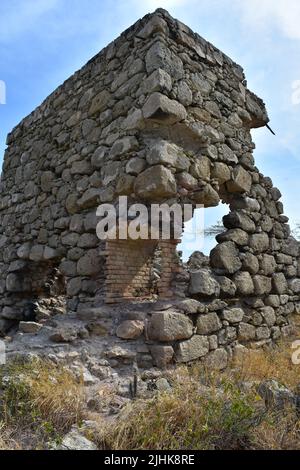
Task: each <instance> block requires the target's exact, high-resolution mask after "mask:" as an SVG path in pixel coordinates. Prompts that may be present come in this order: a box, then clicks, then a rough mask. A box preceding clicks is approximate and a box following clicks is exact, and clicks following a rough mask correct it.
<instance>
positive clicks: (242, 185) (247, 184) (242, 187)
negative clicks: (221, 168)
mask: <svg viewBox="0 0 300 470" xmlns="http://www.w3.org/2000/svg"><path fill="white" fill-rule="evenodd" d="M251 184H252V180H251V176H250V174H249V173H248V172H247V171H246V170H245V169H244V168H243V167H242V166H237V167H236V168H234V169H233V172H232V180H230V181H228V182H227V188H228V190H229V191H230V192H232V193H244V192H248V191H249V190H250V188H251Z"/></svg>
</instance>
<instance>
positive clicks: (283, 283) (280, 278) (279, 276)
mask: <svg viewBox="0 0 300 470" xmlns="http://www.w3.org/2000/svg"><path fill="white" fill-rule="evenodd" d="M272 283H273V290H274V292H275V293H276V294H279V295H282V294H285V293H286V292H287V290H288V283H287V280H286V278H285V275H284V274H283V273H275V274H273V276H272Z"/></svg>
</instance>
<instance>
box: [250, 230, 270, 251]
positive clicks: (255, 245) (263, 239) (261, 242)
mask: <svg viewBox="0 0 300 470" xmlns="http://www.w3.org/2000/svg"><path fill="white" fill-rule="evenodd" d="M249 245H250V247H251V248H252V249H253V251H254V253H262V252H263V251H266V250H268V249H269V245H270V242H269V237H268V235H267V234H266V233H255V234H253V235H251V236H250V241H249Z"/></svg>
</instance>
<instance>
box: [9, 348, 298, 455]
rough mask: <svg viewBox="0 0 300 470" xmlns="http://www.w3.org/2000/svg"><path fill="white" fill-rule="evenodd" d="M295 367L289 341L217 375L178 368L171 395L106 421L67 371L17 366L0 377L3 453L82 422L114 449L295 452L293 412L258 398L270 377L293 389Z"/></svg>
mask: <svg viewBox="0 0 300 470" xmlns="http://www.w3.org/2000/svg"><path fill="white" fill-rule="evenodd" d="M299 367H300V366H296V365H293V364H292V362H291V349H290V342H286V343H282V344H280V345H278V346H277V347H276V348H274V349H272V350H269V351H251V352H250V353H249V354H247V355H245V356H242V357H241V358H240V359H239V360H236V361H235V362H234V363H232V364H231V367H230V368H228V370H226V371H224V372H222V373H219V372H218V373H217V372H212V371H210V370H207V369H205V368H203V367H202V366H201V365H200V364H198V363H195V364H194V365H192V366H186V367H185V366H182V367H179V368H177V369H176V371H173V372H169V373H167V374H166V375H165V376H166V378H167V379H168V381H169V383H170V384H171V385H172V388H171V389H170V390H168V391H165V392H158V391H157V392H155V394H154V395H153V396H152V397H151V398H138V399H135V400H134V401H131V402H129V403H128V404H127V405H126V406H125V407H124V408H123V409H122V411H121V413H120V414H119V415H118V416H117V417H116V418H114V419H112V420H111V419H110V420H109V421H105V420H103V417H101V416H100V415H97V416H96V415H95V414H94V415H91V413H90V412H87V411H86V407H85V402H84V396H83V387H82V385H81V384H80V383H78V380H76V379H75V378H74V377H73V375H72V374H71V373H70V372H69V371H68V370H66V369H64V368H62V367H58V366H56V365H54V364H52V363H51V362H49V361H41V360H33V361H29V362H28V361H27V362H22V361H17V362H14V363H13V364H11V365H9V366H7V367H5V368H4V369H3V370H2V374H1V384H2V385H1V388H2V395H1V404H0V413H1V414H0V419H1V423H2V424H1V427H0V436H1V438H0V449H8V448H10V449H18V448H22V447H23V448H47V445H48V443H49V441H51V442H53V441H56V442H58V443H59V442H60V440H61V438H62V436H63V435H64V434H65V433H66V432H68V430H69V429H70V428H71V426H72V425H73V424H77V425H78V426H80V423H81V421H82V420H85V419H93V420H96V421H98V424H99V426H98V427H97V426H96V427H95V429H96V431H95V432H91V431H89V432H88V433H85V435H86V437H88V438H89V439H91V440H93V441H94V442H96V443H97V444H98V446H99V448H108V449H112V450H116V449H127V450H134V449H171V450H179V449H187V450H188V449H192V450H197V449H198V450H206V449H271V450H275V449H300V419H299V416H298V414H297V412H296V411H295V408H294V407H289V406H286V407H285V408H284V409H276V408H266V407H265V404H264V400H263V399H262V398H261V397H260V396H259V395H258V393H257V386H258V384H259V383H261V381H262V380H265V379H270V378H272V379H275V380H277V381H278V382H279V383H281V384H283V385H285V386H287V387H289V389H290V390H292V391H296V390H297V387H298V384H299ZM103 390H104V389H103ZM109 394H110V395H109V396H110V398H111V391H110V392H109ZM100 395H101V394H100ZM101 396H102V395H101ZM105 400H107V397H106V396H105V394H104V396H103V401H104V402H105ZM26 433H27V434H28V442H27V441H26ZM24 435H25V438H24ZM29 442H30V444H29Z"/></svg>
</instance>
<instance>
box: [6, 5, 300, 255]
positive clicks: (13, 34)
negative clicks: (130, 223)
mask: <svg viewBox="0 0 300 470" xmlns="http://www.w3.org/2000/svg"><path fill="white" fill-rule="evenodd" d="M158 7H163V8H166V9H168V10H169V12H170V13H171V14H172V15H173V16H175V17H176V18H178V19H180V20H181V21H183V22H184V23H186V24H188V25H189V26H190V27H191V28H192V29H193V30H194V31H197V32H198V33H199V34H200V35H202V36H203V37H205V38H206V39H208V40H209V41H210V42H212V43H213V44H214V45H216V46H217V47H219V48H220V49H221V50H222V51H224V52H225V53H226V54H228V55H229V56H230V57H231V58H233V59H234V60H235V61H236V62H238V63H239V64H241V65H242V66H243V67H244V69H245V73H246V77H247V79H248V86H249V88H250V89H251V90H252V91H254V92H256V93H257V94H258V95H259V96H261V97H262V98H263V99H264V100H265V102H266V104H267V108H268V111H269V115H270V118H271V127H272V128H273V129H274V130H275V132H276V137H274V136H273V135H272V134H271V133H269V132H268V130H266V129H260V130H257V131H255V132H253V137H254V140H255V142H256V144H257V149H256V151H255V159H256V164H257V166H258V167H259V168H260V170H261V172H262V173H264V174H265V175H268V176H271V177H272V179H273V182H274V184H275V185H277V186H278V187H279V188H280V190H281V191H282V193H283V203H284V205H285V213H286V215H287V216H289V217H290V221H291V226H292V227H293V226H294V225H295V223H296V222H297V221H299V222H300V213H299V211H298V203H299V201H300V184H299V182H300V178H299V175H300V138H299V129H300V27H299V25H300V2H299V0H247V1H246V0H144V1H143V2H141V1H140V0H114V1H108V0H104V1H103V0H1V3H0V80H2V81H4V82H5V83H6V89H7V96H6V104H5V105H2V104H0V159H1V160H2V157H3V153H4V149H5V139H6V134H7V133H8V132H9V131H10V130H11V128H12V127H13V126H15V125H16V124H17V123H18V122H19V121H20V120H21V119H22V118H23V117H24V116H26V115H27V114H29V113H30V112H31V111H32V110H33V109H34V108H35V107H36V106H37V105H39V104H40V103H41V102H42V101H43V99H44V98H45V97H46V96H47V95H48V94H50V93H51V92H52V91H53V90H54V89H55V88H56V87H57V86H58V85H60V84H61V83H62V82H63V81H64V80H65V79H66V78H68V76H70V75H71V74H72V73H73V72H74V71H75V70H77V69H79V68H80V67H81V66H83V65H84V64H85V63H86V62H87V60H88V59H90V58H91V57H92V56H93V55H95V54H96V53H97V52H99V51H100V50H101V49H102V48H103V47H104V46H106V45H107V44H108V43H109V42H110V41H112V40H113V39H115V38H116V37H117V36H118V35H119V34H120V33H121V32H122V31H123V30H124V29H125V28H127V27H128V26H130V25H131V24H132V23H134V22H135V21H136V20H137V19H138V18H139V17H141V16H143V15H144V14H146V13H148V12H151V11H153V10H155V9H156V8H158ZM0 90H1V88H0ZM0 102H1V96H0ZM225 212H226V208H224V207H222V206H220V207H218V208H216V209H211V210H209V211H206V213H205V222H206V224H207V225H209V224H210V223H212V222H214V221H215V220H218V219H221V217H222V215H223V213H225ZM213 244H214V242H213V241H210V242H208V244H206V245H207V246H206V248H205V250H206V251H207V250H208V248H210V246H211V245H213Z"/></svg>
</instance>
